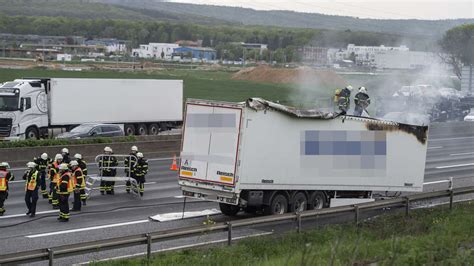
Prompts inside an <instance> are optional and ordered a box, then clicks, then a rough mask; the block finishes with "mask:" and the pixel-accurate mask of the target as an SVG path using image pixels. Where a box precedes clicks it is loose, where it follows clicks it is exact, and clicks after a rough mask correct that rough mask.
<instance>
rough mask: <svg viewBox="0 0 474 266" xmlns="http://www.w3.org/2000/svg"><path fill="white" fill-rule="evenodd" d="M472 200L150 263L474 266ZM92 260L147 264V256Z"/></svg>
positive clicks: (166, 255)
mask: <svg viewBox="0 0 474 266" xmlns="http://www.w3.org/2000/svg"><path fill="white" fill-rule="evenodd" d="M473 220H474V203H471V202H469V203H463V204H458V205H455V208H454V209H453V210H452V211H449V210H448V209H446V208H441V207H440V208H433V209H424V210H417V211H413V212H411V214H410V216H409V217H405V216H404V215H383V216H381V217H378V218H377V219H373V220H370V221H366V222H364V223H362V224H361V225H360V226H358V227H357V226H355V225H351V224H345V225H330V226H326V227H323V228H318V229H314V230H311V231H306V232H304V233H301V234H296V233H287V234H284V235H283V236H281V237H259V238H254V239H247V240H242V241H240V242H238V243H236V244H235V245H233V246H232V247H210V248H201V249H193V250H185V251H179V252H169V253H160V254H157V255H155V256H153V257H152V260H151V261H150V262H148V265H193V266H197V265H206V266H207V265H265V266H266V265H268V266H270V265H272V266H273V265H368V264H374V265H473V263H474V223H473V222H472V221H473ZM95 265H147V261H146V260H145V259H131V260H120V261H110V262H105V263H95Z"/></svg>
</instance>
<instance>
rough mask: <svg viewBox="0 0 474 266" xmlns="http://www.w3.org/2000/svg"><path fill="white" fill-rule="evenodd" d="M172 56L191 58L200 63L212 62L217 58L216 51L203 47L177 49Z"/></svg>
mask: <svg viewBox="0 0 474 266" xmlns="http://www.w3.org/2000/svg"><path fill="white" fill-rule="evenodd" d="M173 56H180V57H181V58H192V59H197V60H200V61H214V60H216V58H217V53H216V50H214V49H212V48H205V47H178V48H175V49H174V53H173Z"/></svg>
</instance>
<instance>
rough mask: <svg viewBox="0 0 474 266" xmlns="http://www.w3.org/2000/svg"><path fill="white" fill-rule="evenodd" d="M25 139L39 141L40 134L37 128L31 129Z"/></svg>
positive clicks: (27, 131)
mask: <svg viewBox="0 0 474 266" xmlns="http://www.w3.org/2000/svg"><path fill="white" fill-rule="evenodd" d="M25 138H26V139H39V132H38V129H36V127H29V128H27V129H26V131H25Z"/></svg>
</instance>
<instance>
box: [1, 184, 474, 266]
mask: <svg viewBox="0 0 474 266" xmlns="http://www.w3.org/2000/svg"><path fill="white" fill-rule="evenodd" d="M438 183H449V188H448V189H447V190H443V191H435V192H427V193H419V194H413V195H408V196H405V197H400V198H394V199H388V200H380V201H375V202H370V203H362V204H357V205H352V206H341V207H335V208H328V209H320V210H311V211H304V212H301V213H287V214H283V215H273V216H265V217H257V218H249V219H243V220H238V221H232V222H226V223H217V224H214V225H211V226H209V225H205V226H195V227H185V228H178V229H173V230H166V231H158V232H152V233H147V234H141V235H132V236H125V237H116V238H111V239H105V240H98V241H91V242H86V243H79V244H71V245H63V246H60V247H55V248H48V249H38V250H32V251H24V252H18V253H13V254H6V255H1V256H0V264H2V265H3V264H7V263H10V264H18V263H29V262H35V261H42V260H49V265H53V262H54V259H56V258H61V257H67V256H73V255H80V254H85V253H89V252H100V251H105V250H110V249H117V248H122V247H129V246H136V245H146V255H147V258H148V259H149V258H150V256H151V244H152V243H154V242H158V241H163V240H170V239H176V238H180V237H189V236H193V235H199V234H203V233H209V232H218V231H226V232H227V244H228V245H231V244H232V231H233V229H235V228H239V227H245V226H251V225H262V224H266V223H274V222H281V221H294V222H295V225H296V229H297V232H300V231H301V230H302V219H303V218H309V217H323V216H329V215H335V214H343V213H353V214H354V222H355V223H356V224H357V223H359V221H360V217H361V212H362V211H364V210H375V209H381V208H387V207H405V213H406V215H408V213H409V210H410V203H412V202H416V201H421V200H428V199H436V198H442V197H449V207H450V208H452V207H453V197H454V196H457V195H463V194H469V193H474V186H470V187H463V188H455V189H453V186H452V184H453V181H452V179H450V180H442V181H435V182H430V183H425V185H431V184H438Z"/></svg>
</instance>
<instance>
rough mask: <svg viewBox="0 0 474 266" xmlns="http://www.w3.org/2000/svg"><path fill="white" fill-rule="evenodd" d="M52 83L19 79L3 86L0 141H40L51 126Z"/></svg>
mask: <svg viewBox="0 0 474 266" xmlns="http://www.w3.org/2000/svg"><path fill="white" fill-rule="evenodd" d="M47 83H48V80H40V79H16V80H14V81H10V82H6V83H4V84H2V85H1V86H0V139H3V140H18V139H38V138H39V137H40V133H41V131H40V129H41V128H47V126H48V104H47V95H46V86H47Z"/></svg>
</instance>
